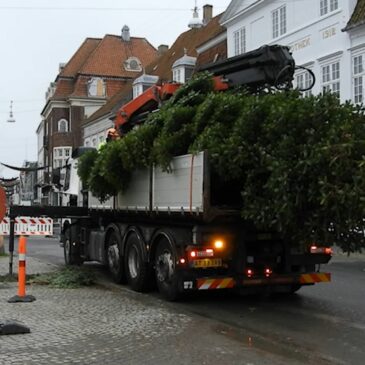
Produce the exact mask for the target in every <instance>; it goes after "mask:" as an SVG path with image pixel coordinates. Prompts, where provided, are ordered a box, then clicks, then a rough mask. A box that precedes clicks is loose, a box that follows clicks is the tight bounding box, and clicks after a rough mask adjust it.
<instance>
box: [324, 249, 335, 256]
mask: <svg viewBox="0 0 365 365" xmlns="http://www.w3.org/2000/svg"><path fill="white" fill-rule="evenodd" d="M324 253H325V254H326V255H332V253H333V252H332V248H331V247H326V248H325V249H324Z"/></svg>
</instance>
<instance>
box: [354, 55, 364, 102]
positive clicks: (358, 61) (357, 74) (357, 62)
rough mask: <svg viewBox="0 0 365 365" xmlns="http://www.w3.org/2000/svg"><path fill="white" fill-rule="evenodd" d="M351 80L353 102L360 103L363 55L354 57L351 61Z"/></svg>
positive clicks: (362, 96) (362, 91) (362, 93)
mask: <svg viewBox="0 0 365 365" xmlns="http://www.w3.org/2000/svg"><path fill="white" fill-rule="evenodd" d="M352 65H353V68H352V78H353V87H354V102H355V103H362V102H363V100H364V89H363V77H364V74H365V72H364V63H363V55H358V56H355V57H354V58H353V59H352Z"/></svg>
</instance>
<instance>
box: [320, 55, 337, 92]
mask: <svg viewBox="0 0 365 365" xmlns="http://www.w3.org/2000/svg"><path fill="white" fill-rule="evenodd" d="M321 72H322V91H332V92H333V93H336V94H337V95H338V96H340V61H336V62H333V63H329V64H327V65H323V66H322V67H321Z"/></svg>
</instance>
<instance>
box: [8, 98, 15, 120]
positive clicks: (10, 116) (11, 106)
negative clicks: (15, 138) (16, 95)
mask: <svg viewBox="0 0 365 365" xmlns="http://www.w3.org/2000/svg"><path fill="white" fill-rule="evenodd" d="M7 122H8V123H15V119H14V117H13V100H11V101H10V113H9V119H8V120H7Z"/></svg>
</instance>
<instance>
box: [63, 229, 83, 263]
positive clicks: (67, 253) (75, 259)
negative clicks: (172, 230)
mask: <svg viewBox="0 0 365 365" xmlns="http://www.w3.org/2000/svg"><path fill="white" fill-rule="evenodd" d="M64 237H65V238H64V244H63V254H64V258H65V264H66V265H67V266H70V265H81V264H82V259H81V257H80V253H79V252H78V248H77V247H76V246H75V245H73V244H72V243H73V240H72V237H71V227H68V228H66V230H65V233H64Z"/></svg>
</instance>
